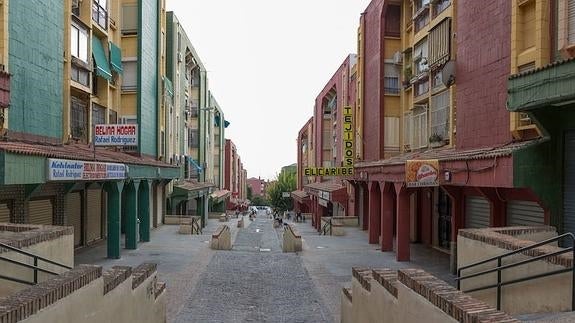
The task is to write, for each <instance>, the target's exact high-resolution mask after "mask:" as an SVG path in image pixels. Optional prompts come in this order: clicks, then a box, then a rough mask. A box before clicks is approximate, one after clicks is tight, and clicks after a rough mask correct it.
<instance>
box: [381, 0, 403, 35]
mask: <svg viewBox="0 0 575 323" xmlns="http://www.w3.org/2000/svg"><path fill="white" fill-rule="evenodd" d="M400 26H401V7H400V6H393V5H390V6H388V7H387V12H386V14H385V36H389V37H400V36H401V27H400Z"/></svg>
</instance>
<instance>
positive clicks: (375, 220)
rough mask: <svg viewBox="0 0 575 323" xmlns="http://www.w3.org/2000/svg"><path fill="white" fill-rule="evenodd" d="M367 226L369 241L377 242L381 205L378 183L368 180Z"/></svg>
mask: <svg viewBox="0 0 575 323" xmlns="http://www.w3.org/2000/svg"><path fill="white" fill-rule="evenodd" d="M368 187H369V228H368V230H369V231H368V236H369V243H371V244H376V243H379V233H380V230H381V214H380V211H381V206H380V203H379V202H380V198H381V194H380V193H379V183H378V182H369V184H368Z"/></svg>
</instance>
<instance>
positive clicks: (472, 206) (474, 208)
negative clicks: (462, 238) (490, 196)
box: [465, 196, 491, 229]
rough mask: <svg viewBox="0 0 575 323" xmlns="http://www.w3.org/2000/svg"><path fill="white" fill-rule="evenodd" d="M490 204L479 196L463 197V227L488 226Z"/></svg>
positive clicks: (476, 227) (477, 227)
mask: <svg viewBox="0 0 575 323" xmlns="http://www.w3.org/2000/svg"><path fill="white" fill-rule="evenodd" d="M490 213H491V206H490V205H489V201H488V200H487V199H485V198H483V197H479V196H467V197H466V198H465V227H466V228H472V229H479V228H488V227H489V215H490Z"/></svg>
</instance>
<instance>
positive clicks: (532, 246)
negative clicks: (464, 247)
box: [455, 232, 575, 311]
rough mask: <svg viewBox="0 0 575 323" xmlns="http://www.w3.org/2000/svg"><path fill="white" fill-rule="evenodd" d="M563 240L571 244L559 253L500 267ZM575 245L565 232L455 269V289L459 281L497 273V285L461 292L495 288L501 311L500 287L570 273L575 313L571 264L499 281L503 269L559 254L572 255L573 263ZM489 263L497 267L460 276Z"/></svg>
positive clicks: (574, 279)
mask: <svg viewBox="0 0 575 323" xmlns="http://www.w3.org/2000/svg"><path fill="white" fill-rule="evenodd" d="M564 238H569V239H570V242H571V247H568V248H562V249H561V250H559V251H555V252H552V253H547V254H544V255H540V256H536V257H531V258H529V259H525V260H521V261H518V262H515V263H510V264H506V265H502V259H503V258H506V257H509V256H512V255H516V254H520V253H523V252H525V251H527V250H531V249H534V248H537V247H540V246H543V245H546V244H548V243H551V242H555V241H559V240H562V239H564ZM574 244H575V236H574V235H573V233H571V232H567V233H564V234H562V235H559V236H556V237H554V238H550V239H547V240H543V241H541V242H537V243H534V244H532V245H530V246H527V247H524V248H521V249H517V250H513V251H511V252H508V253H506V254H503V255H499V256H495V257H491V258H488V259H485V260H482V261H479V262H476V263H473V264H469V265H466V266H463V267H461V268H458V269H457V278H455V280H456V281H457V289H459V290H461V281H463V280H465V279H469V278H474V277H478V276H483V275H487V274H491V273H494V272H497V283H495V284H490V285H487V286H482V287H476V288H472V289H468V290H465V291H463V290H461V291H462V292H466V293H470V292H476V291H480V290H486V289H491V288H497V295H496V296H497V309H498V310H501V287H503V286H506V285H511V284H516V283H521V282H525V281H528V280H534V279H537V278H543V277H547V276H551V275H557V274H562V273H566V272H571V275H572V278H571V280H572V285H571V310H573V311H575V265H574V264H572V265H571V268H564V269H558V270H553V271H549V272H545V273H540V274H535V275H531V276H526V277H522V278H517V279H512V280H508V281H505V282H504V281H502V280H501V271H503V270H504V269H509V268H513V267H517V266H520V265H525V264H528V263H531V262H535V261H539V260H542V259H545V258H548V257H553V256H557V255H560V254H564V253H567V252H572V254H573V261H575V249H574V248H573V245H574ZM491 261H497V267H495V268H492V269H487V270H484V271H480V272H477V273H473V274H469V275H465V276H462V275H461V272H462V271H463V270H465V269H469V268H473V267H477V266H480V265H483V264H486V263H489V262H491Z"/></svg>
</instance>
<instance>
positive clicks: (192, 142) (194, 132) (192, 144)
mask: <svg viewBox="0 0 575 323" xmlns="http://www.w3.org/2000/svg"><path fill="white" fill-rule="evenodd" d="M199 147H200V134H199V131H198V129H192V128H190V129H188V148H199Z"/></svg>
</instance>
